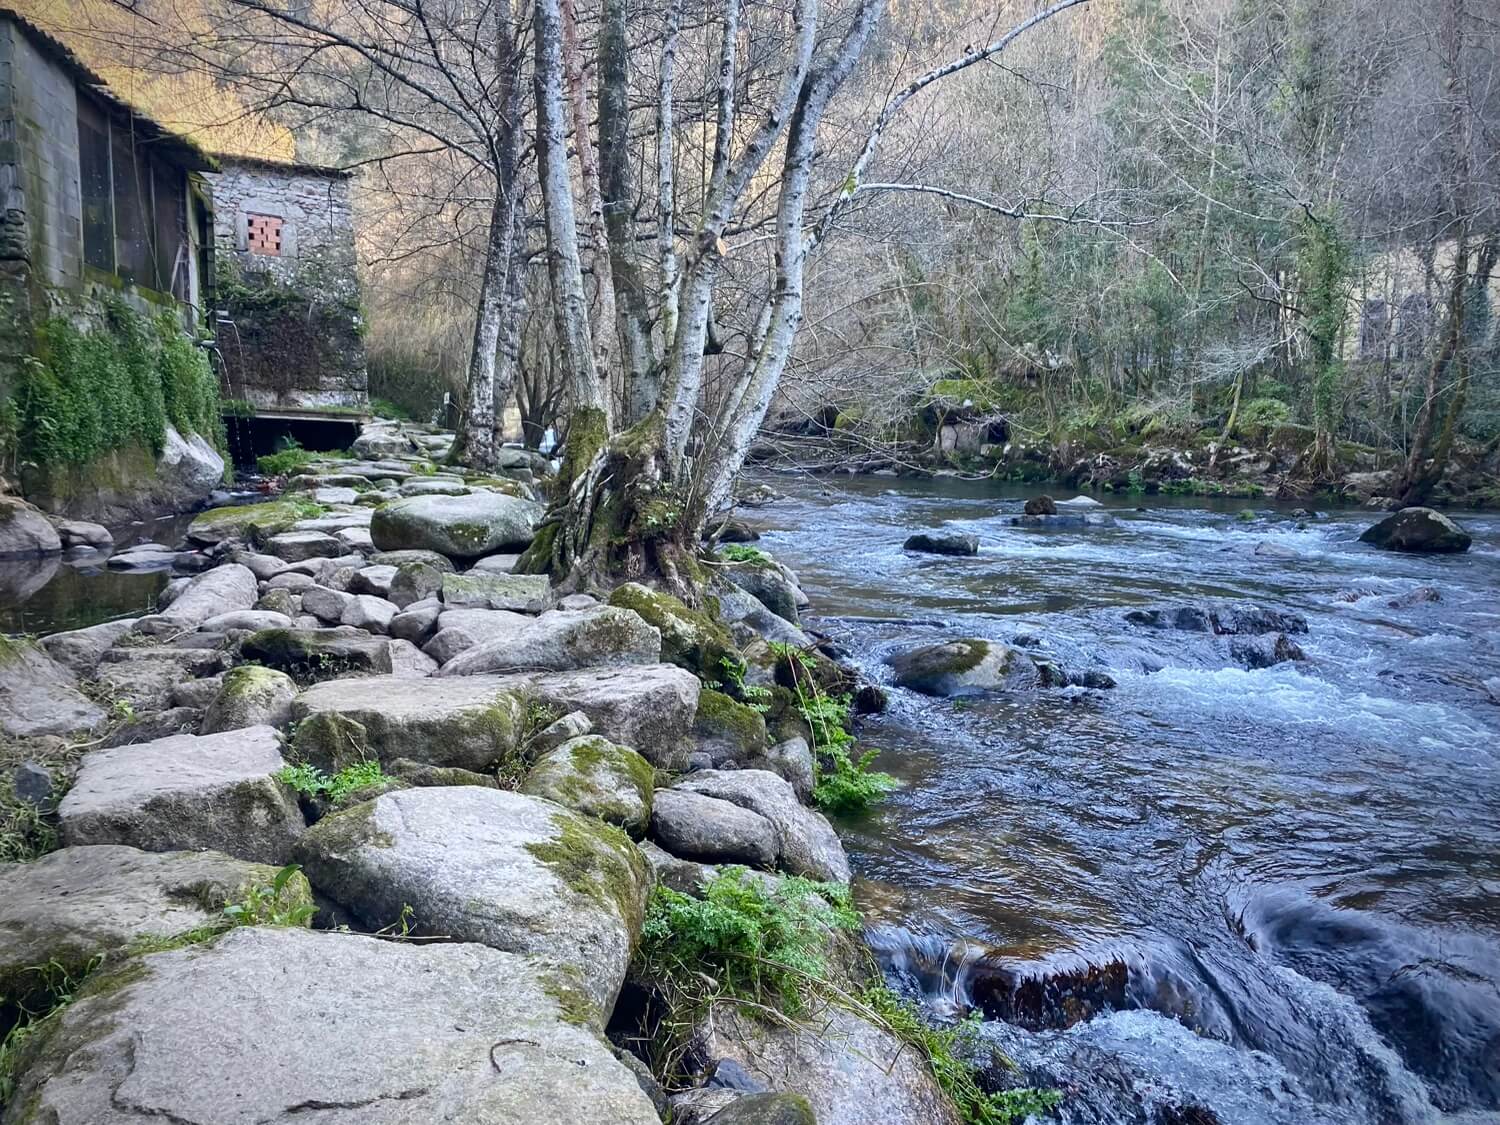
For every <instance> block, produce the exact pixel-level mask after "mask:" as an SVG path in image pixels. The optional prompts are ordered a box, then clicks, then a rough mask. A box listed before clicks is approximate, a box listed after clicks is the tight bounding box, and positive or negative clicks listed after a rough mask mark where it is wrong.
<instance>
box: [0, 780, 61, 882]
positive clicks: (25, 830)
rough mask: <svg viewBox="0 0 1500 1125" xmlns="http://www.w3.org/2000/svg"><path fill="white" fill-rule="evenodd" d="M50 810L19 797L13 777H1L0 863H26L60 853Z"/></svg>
mask: <svg viewBox="0 0 1500 1125" xmlns="http://www.w3.org/2000/svg"><path fill="white" fill-rule="evenodd" d="M46 813H47V810H46V809H43V808H38V807H37V806H36V805H34V804H32V803H31V802H30V801H23V800H21V798H19V797H17V796H16V788H15V782H14V780H13V779H12V777H10V776H8V774H7V775H0V863H26V862H28V861H30V860H33V859H36V858H37V857H39V856H43V855H46V854H47V853H48V852H51V851H56V850H57V829H56V828H54V827H53V825H52V824H51V823H50V821H49V819H48V817H47V815H46Z"/></svg>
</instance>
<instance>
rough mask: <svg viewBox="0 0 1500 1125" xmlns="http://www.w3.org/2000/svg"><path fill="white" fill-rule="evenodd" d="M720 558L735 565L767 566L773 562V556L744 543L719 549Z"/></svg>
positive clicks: (731, 544)
mask: <svg viewBox="0 0 1500 1125" xmlns="http://www.w3.org/2000/svg"><path fill="white" fill-rule="evenodd" d="M719 557H720V558H722V559H724V560H725V561H726V562H734V563H758V564H760V565H762V566H765V565H767V564H769V563H770V562H771V556H770V555H768V554H766V553H765V552H764V551H762V550H761V549H760V548H758V547H747V546H745V545H744V544H742V543H730V544H727V545H726V546H723V547H720V548H719Z"/></svg>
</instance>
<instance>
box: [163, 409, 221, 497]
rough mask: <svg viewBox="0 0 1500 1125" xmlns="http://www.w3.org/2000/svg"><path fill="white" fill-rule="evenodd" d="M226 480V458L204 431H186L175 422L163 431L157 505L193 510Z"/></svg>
mask: <svg viewBox="0 0 1500 1125" xmlns="http://www.w3.org/2000/svg"><path fill="white" fill-rule="evenodd" d="M223 483H224V458H223V457H221V456H220V455H219V451H218V450H216V449H215V448H214V447H213V446H212V445H210V444H209V443H208V440H207V439H206V438H205V437H203V435H202V434H187V435H183V434H180V433H178V432H177V429H176V428H175V427H173V426H167V428H166V429H165V430H164V431H163V433H162V443H161V452H160V453H159V454H157V456H156V480H155V481H154V482H153V483H152V484H151V491H152V493H153V497H154V505H155V506H158V507H161V508H165V509H169V510H171V511H174V512H186V511H192V509H193V508H195V507H197V506H198V505H199V504H201V503H203V502H204V501H205V500H207V499H208V497H209V496H210V495H212V493H213V491H214V489H216V488H218V487H219V486H220V485H222V484H223Z"/></svg>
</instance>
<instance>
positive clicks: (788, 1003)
mask: <svg viewBox="0 0 1500 1125" xmlns="http://www.w3.org/2000/svg"><path fill="white" fill-rule="evenodd" d="M859 925H860V917H859V914H858V912H857V911H856V910H855V909H854V907H853V905H852V903H851V901H850V897H849V888H848V887H846V886H842V885H840V884H837V883H820V882H817V881H815V880H812V879H805V878H802V877H800V876H786V877H778V878H776V879H768V878H759V877H756V876H754V875H752V874H751V873H750V872H749V871H747V870H746V869H745V868H743V867H726V868H724V869H723V871H721V872H720V873H719V874H718V875H717V876H715V877H714V878H713V879H712V880H711V881H710V882H709V883H708V884H707V885H706V886H705V887H704V888H703V895H702V897H701V898H694V897H693V896H691V895H685V894H681V893H679V892H677V891H674V890H671V889H669V888H667V887H664V886H658V887H657V888H656V890H655V891H653V892H652V895H651V900H650V902H649V904H648V906H647V910H646V920H645V924H644V925H643V926H642V927H641V944H640V948H639V950H638V952H637V954H636V958H637V967H638V975H639V976H641V977H643V978H644V979H646V980H649V981H650V982H651V983H652V984H653V985H654V986H655V987H656V988H657V989H658V991H659V993H660V995H661V996H662V998H663V1001H664V1004H665V1007H666V1011H667V1014H666V1016H665V1018H664V1020H663V1026H662V1029H661V1030H662V1032H663V1034H661V1035H659V1036H657V1037H654V1039H653V1043H652V1050H653V1052H655V1053H656V1056H657V1058H656V1061H657V1065H658V1073H661V1074H671V1073H672V1072H673V1071H674V1070H675V1068H676V1064H677V1063H678V1061H679V1060H680V1058H681V1053H682V1050H683V1048H684V1046H685V1044H686V1042H687V1037H688V1036H689V1035H690V1034H691V1031H692V1029H693V1027H694V1026H695V1025H696V1024H697V1022H698V1019H699V1017H701V1016H702V1015H703V1013H704V1012H706V1011H707V1009H708V1008H709V1007H710V1006H711V1005H712V1004H713V1003H714V1002H716V1001H719V1000H734V1001H738V1002H741V1003H744V1004H749V1005H753V1006H755V1007H758V1008H762V1009H768V1010H772V1011H775V1012H780V1013H785V1014H786V1015H792V1016H794V1015H797V1014H798V1013H799V1012H802V1011H804V1010H805V1009H806V1008H807V1006H808V1003H809V1001H810V1000H811V998H812V995H813V993H814V992H816V991H817V990H818V989H819V986H826V985H827V984H828V983H829V977H830V966H829V963H828V955H829V946H830V943H831V941H832V939H833V937H834V935H836V934H837V933H839V932H841V931H850V930H857V929H858V928H859Z"/></svg>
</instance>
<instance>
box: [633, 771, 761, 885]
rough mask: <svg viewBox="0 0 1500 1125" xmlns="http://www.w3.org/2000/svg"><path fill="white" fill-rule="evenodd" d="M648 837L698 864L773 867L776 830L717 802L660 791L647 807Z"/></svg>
mask: <svg viewBox="0 0 1500 1125" xmlns="http://www.w3.org/2000/svg"><path fill="white" fill-rule="evenodd" d="M651 838H652V839H653V840H655V841H656V842H657V843H658V844H660V845H661V846H662V847H663V848H665V849H666V850H667V851H668V852H670V853H671V854H672V855H675V856H680V857H681V858H683V859H691V860H696V861H698V862H701V863H741V864H744V865H746V866H747V867H774V866H775V865H776V858H777V856H778V855H780V854H781V848H780V847H779V845H778V843H777V840H776V826H775V825H773V824H772V823H771V822H770V821H769V820H767V819H766V818H765V817H763V816H761V815H760V814H759V813H756V812H751V811H750V810H749V809H743V808H740V806H738V805H735V804H731V803H730V802H728V801H724V800H721V799H719V798H717V797H706V796H704V795H703V794H701V793H692V792H688V791H685V790H681V789H663V790H662V791H661V792H660V793H658V794H657V795H656V799H655V801H654V802H653V804H652V808H651Z"/></svg>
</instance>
